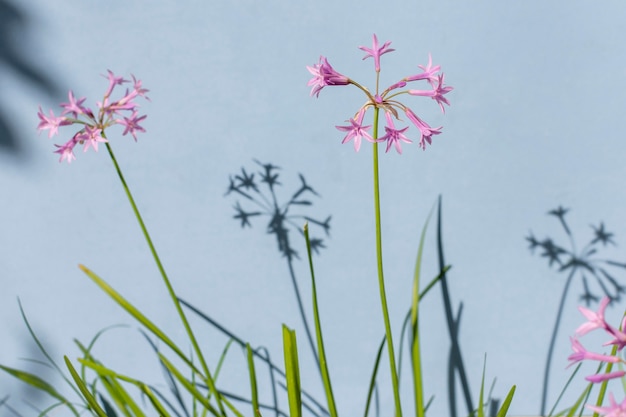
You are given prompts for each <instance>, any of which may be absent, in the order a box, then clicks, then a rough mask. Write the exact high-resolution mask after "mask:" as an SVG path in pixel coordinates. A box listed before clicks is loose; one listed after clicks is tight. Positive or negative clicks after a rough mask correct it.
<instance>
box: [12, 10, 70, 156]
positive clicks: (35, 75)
mask: <svg viewBox="0 0 626 417" xmlns="http://www.w3.org/2000/svg"><path fill="white" fill-rule="evenodd" d="M31 27H32V24H31V21H30V19H29V18H28V16H27V15H26V13H25V12H24V10H22V9H21V8H19V7H18V6H17V5H16V4H14V3H12V2H10V1H8V0H0V64H1V65H2V67H3V69H4V70H3V71H2V72H1V73H0V76H4V77H10V78H11V79H12V81H11V82H12V83H13V82H19V81H22V82H24V83H26V84H30V85H32V86H33V87H34V88H35V89H36V90H38V91H39V92H41V93H42V94H43V95H45V96H47V97H50V98H52V97H57V96H60V94H61V89H60V87H59V86H58V85H57V84H56V83H55V82H54V81H53V80H52V79H51V78H50V77H49V76H48V75H47V74H46V70H45V68H44V67H43V66H42V65H41V64H38V63H37V59H36V57H34V56H33V55H32V53H30V51H31V48H30V47H29V46H30V45H29V41H28V39H29V36H28V35H29V32H30V31H31ZM13 79H15V81H13ZM11 101H12V100H11V97H7V96H6V95H5V94H1V93H0V152H5V153H9V154H11V155H14V156H22V157H23V156H25V155H24V153H25V147H24V143H22V140H21V139H20V137H21V135H20V132H18V131H17V128H16V127H15V126H14V125H13V124H12V123H11V120H10V118H9V116H8V114H7V111H6V105H7V103H11Z"/></svg>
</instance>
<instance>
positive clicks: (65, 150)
mask: <svg viewBox="0 0 626 417" xmlns="http://www.w3.org/2000/svg"><path fill="white" fill-rule="evenodd" d="M76 136H78V133H77V134H76V135H74V137H73V138H72V139H70V140H68V141H67V143H65V145H56V144H55V145H54V146H56V147H57V148H59V149H57V150H56V151H54V153H58V154H60V155H61V158H59V162H63V160H64V159H66V160H67V163H68V164H71V163H72V161H73V160H74V159H76V156H75V155H74V152H73V150H74V146H76V143H77V141H76Z"/></svg>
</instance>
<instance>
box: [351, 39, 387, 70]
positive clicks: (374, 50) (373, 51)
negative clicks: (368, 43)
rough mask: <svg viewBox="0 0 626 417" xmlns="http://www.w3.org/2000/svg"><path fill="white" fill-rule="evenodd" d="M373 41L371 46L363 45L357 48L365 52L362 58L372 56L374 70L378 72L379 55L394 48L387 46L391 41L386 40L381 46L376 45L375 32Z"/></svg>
mask: <svg viewBox="0 0 626 417" xmlns="http://www.w3.org/2000/svg"><path fill="white" fill-rule="evenodd" d="M372 37H373V42H372V47H371V48H366V47H365V46H359V49H360V50H362V51H365V52H367V54H366V55H365V56H364V57H363V59H367V58H370V57H372V58H374V69H375V70H376V72H380V56H381V55H383V54H386V53H387V52H392V51H395V49H392V48H389V45H391V42H389V41H387V42H385V43H384V44H383V46H380V47H379V46H378V38H377V37H376V34H374V35H373V36H372Z"/></svg>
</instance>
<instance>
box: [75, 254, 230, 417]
mask: <svg viewBox="0 0 626 417" xmlns="http://www.w3.org/2000/svg"><path fill="white" fill-rule="evenodd" d="M79 268H80V269H81V270H82V271H83V272H84V273H85V274H87V276H88V277H89V278H91V279H92V281H94V282H95V283H96V284H97V285H98V286H99V287H100V288H101V289H102V290H103V291H104V292H106V293H107V294H108V295H109V297H111V298H113V300H114V301H115V302H116V303H118V304H119V305H120V306H121V307H122V308H123V309H124V310H126V311H127V312H128V313H129V314H130V315H131V316H133V317H134V318H135V320H137V321H138V322H140V323H141V324H142V325H144V326H145V327H146V328H147V329H148V330H149V331H150V332H151V333H153V334H154V335H155V336H156V337H158V338H159V339H161V341H163V343H165V344H166V345H167V346H168V347H169V348H170V349H172V350H173V351H174V352H175V353H176V354H177V355H178V357H180V358H181V359H182V360H183V361H184V362H185V363H186V364H187V365H188V366H189V367H190V368H191V370H192V371H193V372H195V373H197V374H198V375H200V376H201V378H202V379H203V381H204V382H205V383H206V384H207V386H208V387H209V390H210V391H211V392H212V393H213V395H215V397H216V399H217V404H218V407H219V408H220V412H221V413H220V414H221V415H223V416H225V415H226V411H225V410H224V408H223V404H222V401H221V397H220V395H219V392H218V391H217V387H216V386H215V382H214V380H213V378H212V377H211V375H210V374H207V375H202V373H201V372H200V371H198V369H197V368H196V367H195V366H194V365H193V363H192V362H191V361H190V360H189V359H188V358H187V356H186V355H185V354H184V353H183V352H182V351H181V350H180V348H179V347H178V346H176V344H175V343H174V342H173V341H172V340H171V339H170V338H169V337H168V336H167V335H166V334H165V333H164V332H163V331H162V330H161V329H159V328H158V327H157V326H156V325H155V324H154V323H152V322H151V321H150V320H149V319H148V318H147V317H146V316H144V315H143V313H141V312H140V311H139V310H138V309H137V308H136V307H135V306H133V305H132V304H131V303H129V302H128V301H127V300H126V299H125V298H124V297H122V295H121V294H119V293H118V292H117V291H115V290H114V289H113V288H112V287H111V286H110V285H109V284H107V283H106V282H105V281H104V280H103V279H102V278H100V277H99V276H98V275H96V274H95V273H94V272H92V271H91V270H90V269H88V268H87V267H85V266H84V265H79Z"/></svg>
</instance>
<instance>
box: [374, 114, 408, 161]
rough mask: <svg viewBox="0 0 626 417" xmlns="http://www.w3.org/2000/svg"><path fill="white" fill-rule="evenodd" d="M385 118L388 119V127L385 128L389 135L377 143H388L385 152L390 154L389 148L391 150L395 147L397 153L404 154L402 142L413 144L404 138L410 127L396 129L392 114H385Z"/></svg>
mask: <svg viewBox="0 0 626 417" xmlns="http://www.w3.org/2000/svg"><path fill="white" fill-rule="evenodd" d="M385 117H386V118H387V126H385V131H386V132H387V133H386V134H385V136H383V137H381V138H380V139H378V140H377V142H384V141H387V148H386V149H385V152H389V148H391V145H395V147H396V151H397V152H398V153H399V154H402V147H401V145H400V141H403V142H406V143H411V140H410V139H409V138H407V137H406V136H404V132H406V130H407V129H408V127H405V128H404V129H400V130H398V129H396V128H395V126H394V124H393V119H392V118H391V113H389V112H385Z"/></svg>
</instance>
